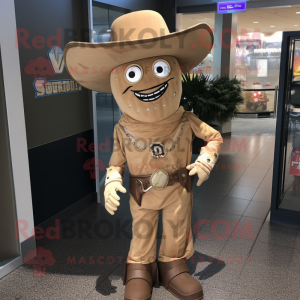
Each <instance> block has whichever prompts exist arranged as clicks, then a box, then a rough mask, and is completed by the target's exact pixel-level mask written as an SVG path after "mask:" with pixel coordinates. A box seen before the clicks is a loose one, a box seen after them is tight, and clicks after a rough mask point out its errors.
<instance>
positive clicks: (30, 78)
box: [15, 0, 91, 149]
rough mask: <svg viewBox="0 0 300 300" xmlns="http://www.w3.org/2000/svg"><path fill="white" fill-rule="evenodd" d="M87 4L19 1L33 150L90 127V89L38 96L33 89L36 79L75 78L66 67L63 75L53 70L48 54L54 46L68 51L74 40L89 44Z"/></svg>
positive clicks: (77, 0) (69, 0) (29, 136)
mask: <svg viewBox="0 0 300 300" xmlns="http://www.w3.org/2000/svg"><path fill="white" fill-rule="evenodd" d="M85 3H86V2H85V1H81V0H64V1H61V0H51V1H38V0H27V1H23V0H15V8H16V20H17V27H18V37H19V43H18V44H17V46H18V47H19V52H20V65H21V76H22V88H23V98H24V110H25V121H26V131H27V141H28V148H29V149H30V148H33V147H36V146H39V145H43V144H46V143H50V142H52V141H55V140H59V139H61V138H64V137H66V136H70V135H73V134H76V133H78V132H83V131H86V130H89V129H90V128H91V126H90V112H89V103H88V102H89V99H88V92H87V90H85V89H82V91H79V92H70V93H64V94H55V95H51V96H44V97H40V98H36V92H35V89H34V86H33V85H34V80H35V79H36V78H45V80H46V81H52V80H55V81H60V80H65V79H71V77H70V75H69V74H68V72H67V70H66V68H64V71H63V73H62V74H59V75H54V73H53V72H51V70H52V68H51V66H50V63H49V58H48V51H49V49H50V47H51V46H59V47H60V48H61V49H62V50H63V49H64V47H65V45H66V43H68V42H69V41H71V40H79V41H88V31H87V29H86V28H87V20H86V18H87V11H86V5H85ZM58 59H59V57H58ZM36 67H38V68H39V70H36V69H35V68H36ZM44 67H45V68H46V70H43V68H44ZM46 77H47V78H46Z"/></svg>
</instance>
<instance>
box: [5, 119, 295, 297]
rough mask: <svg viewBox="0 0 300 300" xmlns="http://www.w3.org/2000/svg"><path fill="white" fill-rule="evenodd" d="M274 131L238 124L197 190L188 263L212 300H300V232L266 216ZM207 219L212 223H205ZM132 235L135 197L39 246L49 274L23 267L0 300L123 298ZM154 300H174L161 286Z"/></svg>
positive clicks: (266, 123)
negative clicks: (50, 261)
mask: <svg viewBox="0 0 300 300" xmlns="http://www.w3.org/2000/svg"><path fill="white" fill-rule="evenodd" d="M274 131H275V121H274V120H273V119H255V120H253V119H237V120H235V121H234V122H233V134H232V136H231V138H230V139H226V142H225V143H224V145H223V150H222V153H221V156H220V159H219V161H218V165H216V167H215V169H214V171H213V172H212V174H211V176H210V178H209V180H208V181H207V182H205V183H204V184H203V185H202V186H201V187H200V188H197V187H196V186H194V188H193V191H194V209H193V215H192V226H193V229H194V230H193V233H194V246H195V254H194V256H193V257H192V258H191V259H190V260H189V261H188V265H189V269H190V272H191V274H193V276H194V277H195V278H197V279H198V280H199V281H200V282H201V283H202V285H203V287H204V293H205V297H204V299H205V300H208V299H210V300H219V299H220V300H221V299H230V300H235V299H236V300H242V299H245V300H246V299H247V300H250V299H256V300H257V299H263V300H266V299H270V300H271V299H281V300H282V299H289V300H290V299H300V293H299V287H300V276H299V274H300V230H299V229H297V228H292V227H287V226H282V225H277V224H271V223H269V221H268V218H267V215H268V212H269V209H270V201H271V185H272V166H273V150H274ZM125 184H127V185H128V180H126V181H125ZM203 219H205V220H208V224H201V225H200V224H199V223H198V221H199V220H203ZM160 225H161V224H160ZM160 234H161V226H160V228H159V236H160ZM203 235H208V237H209V238H208V239H203ZM130 237H131V217H130V211H129V205H128V195H127V196H122V200H121V206H120V209H119V210H118V211H117V213H116V215H115V216H114V217H111V216H110V215H109V214H107V213H106V211H105V210H104V208H103V207H101V206H100V205H96V204H95V205H93V206H91V207H89V208H88V209H87V210H85V211H83V212H82V213H80V214H79V215H76V216H75V217H73V218H72V220H69V221H68V222H65V223H64V224H62V231H61V238H60V239H59V240H46V239H45V238H44V239H41V240H38V241H37V244H38V246H39V247H43V248H44V249H49V250H50V251H51V253H52V256H53V257H54V258H55V263H54V265H52V266H46V269H45V271H46V272H45V276H44V277H36V276H34V270H33V266H32V265H24V266H21V267H20V268H18V269H17V270H15V271H14V272H12V273H10V274H9V275H7V276H6V277H5V278H3V279H2V280H0V299H1V300H2V299H5V300H16V299H20V300H21V299H24V300H25V299H26V300H27V299H28V300H29V299H30V300H32V299H38V300H42V299H64V300H65V299H85V300H92V299H103V300H112V299H114V300H115V299H123V290H124V287H123V285H122V275H123V268H124V262H125V259H126V255H127V252H128V249H129V243H130ZM40 249H41V248H40ZM40 249H39V250H40ZM40 251H42V249H41V250H40ZM68 259H69V260H68ZM72 259H73V260H72ZM35 275H37V274H35ZM152 299H157V300H160V299H175V298H174V297H173V296H172V295H171V294H169V293H167V292H166V291H165V290H164V288H162V287H161V288H159V289H154V290H153V297H152Z"/></svg>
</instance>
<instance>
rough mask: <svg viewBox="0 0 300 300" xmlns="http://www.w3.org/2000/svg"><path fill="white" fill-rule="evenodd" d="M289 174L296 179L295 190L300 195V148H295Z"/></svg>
mask: <svg viewBox="0 0 300 300" xmlns="http://www.w3.org/2000/svg"><path fill="white" fill-rule="evenodd" d="M289 174H290V175H294V177H295V181H294V184H293V190H294V192H296V193H297V194H298V195H299V194H300V148H293V151H292V157H291V162H290V171H289Z"/></svg>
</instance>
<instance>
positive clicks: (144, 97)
mask: <svg viewBox="0 0 300 300" xmlns="http://www.w3.org/2000/svg"><path fill="white" fill-rule="evenodd" d="M171 79H174V77H172V78H170V79H169V80H167V81H165V82H163V83H161V84H159V85H156V86H153V87H151V88H148V89H145V90H139V91H133V90H131V91H132V92H133V93H134V95H135V96H136V97H137V98H138V99H139V100H141V101H144V102H152V101H156V100H157V99H159V98H160V97H161V96H162V95H163V94H164V93H165V92H166V90H167V88H168V86H169V84H168V82H169V81H170V80H171ZM154 88H157V89H156V90H155V91H152V92H150V93H148V94H145V93H141V92H144V91H149V90H152V89H154Z"/></svg>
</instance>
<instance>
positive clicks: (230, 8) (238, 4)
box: [218, 1, 247, 14]
mask: <svg viewBox="0 0 300 300" xmlns="http://www.w3.org/2000/svg"><path fill="white" fill-rule="evenodd" d="M246 3H247V2H246V1H230V2H218V14H231V13H239V12H245V11H246Z"/></svg>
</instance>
